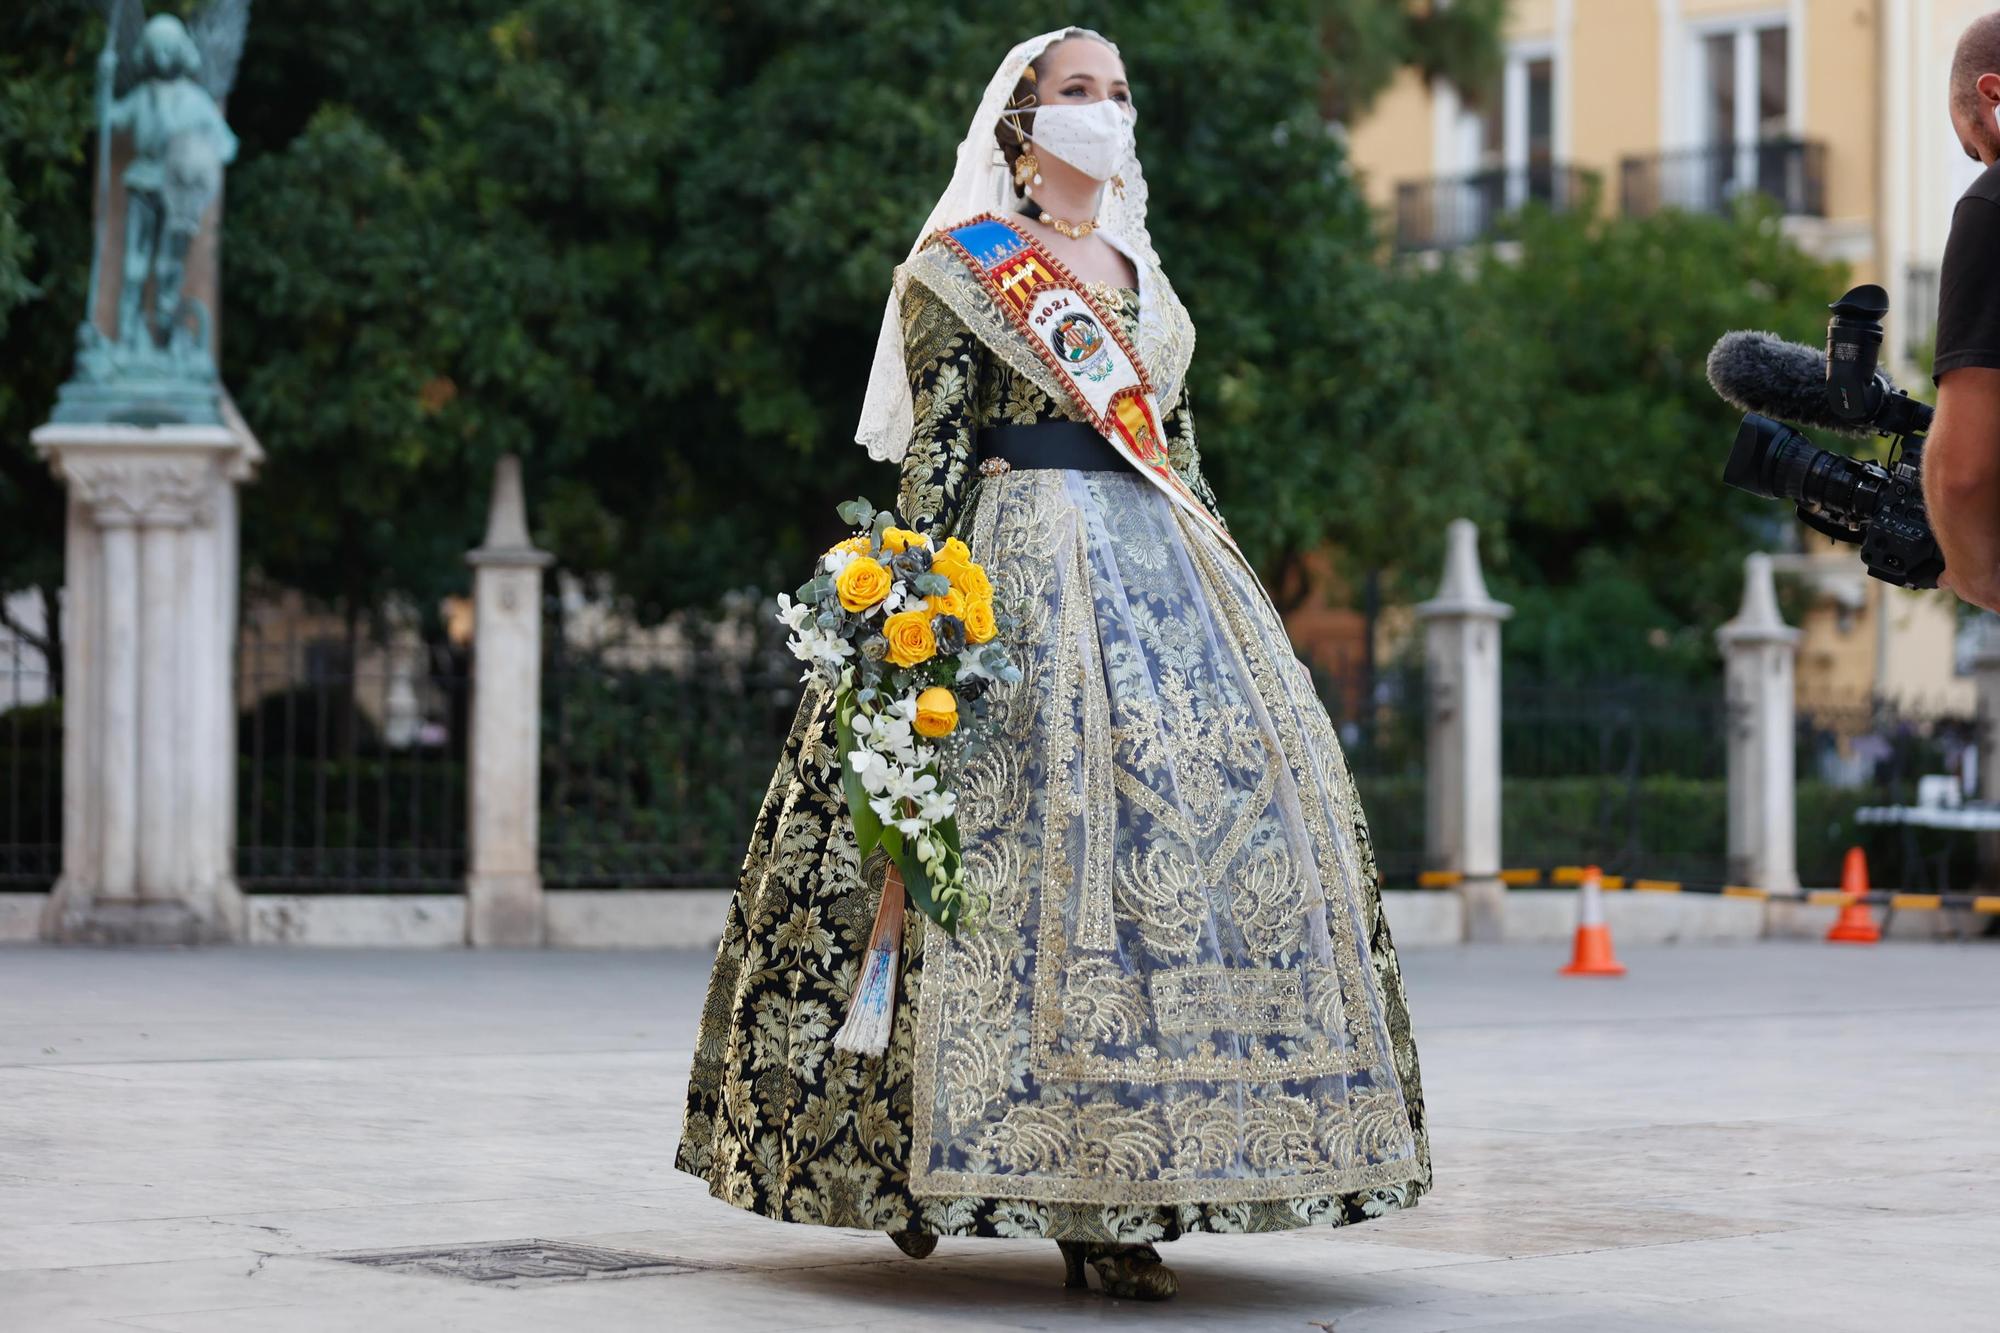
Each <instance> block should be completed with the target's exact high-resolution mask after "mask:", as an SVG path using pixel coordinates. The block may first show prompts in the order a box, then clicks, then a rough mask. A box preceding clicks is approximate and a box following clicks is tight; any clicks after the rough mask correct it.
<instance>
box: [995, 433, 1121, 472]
mask: <svg viewBox="0 0 2000 1333" xmlns="http://www.w3.org/2000/svg"><path fill="white" fill-rule="evenodd" d="M978 444H979V458H980V461H982V462H984V461H985V460H986V459H989V458H1003V459H1005V460H1006V461H1007V465H1008V466H1009V467H1014V468H1031V467H1034V468H1074V469H1075V470H1076V471H1078V472H1116V471H1121V470H1130V469H1131V466H1132V465H1131V464H1130V463H1128V462H1126V461H1125V455H1123V454H1121V453H1119V452H1118V450H1117V449H1116V448H1114V447H1113V446H1112V444H1111V441H1109V440H1107V439H1105V438H1104V437H1103V436H1102V435H1099V434H1098V433H1097V432H1096V431H1095V430H1092V429H1091V428H1090V427H1089V426H1086V425H1084V424H1083V423H1082V422H1081V421H1037V422H1036V423H1035V424H1034V425H1032V426H983V427H981V428H980V431H979V441H978Z"/></svg>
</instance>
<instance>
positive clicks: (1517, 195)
mask: <svg viewBox="0 0 2000 1333" xmlns="http://www.w3.org/2000/svg"><path fill="white" fill-rule="evenodd" d="M1459 144H1460V148H1459V159H1460V162H1461V163H1462V165H1463V168H1464V169H1465V170H1467V171H1468V172H1469V173H1472V174H1476V175H1478V176H1480V177H1482V178H1483V179H1484V180H1485V182H1486V185H1485V186H1484V188H1483V189H1482V191H1481V193H1482V194H1483V195H1484V196H1485V201H1486V203H1487V205H1488V206H1489V207H1490V208H1491V209H1492V211H1493V212H1494V213H1496V214H1497V213H1503V212H1506V211H1507V210H1509V209H1514V208H1519V207H1520V206H1521V205H1523V204H1526V203H1529V202H1537V203H1544V204H1547V203H1554V202H1556V200H1555V199H1554V195H1555V193H1556V190H1557V185H1556V182H1555V172H1554V166H1555V160H1556V60H1555V52H1554V50H1553V48H1551V47H1550V46H1549V45H1548V44H1547V43H1541V42H1537V43H1523V44H1517V45H1516V46H1514V47H1513V48H1512V49H1511V50H1509V51H1508V53H1507V65H1506V70H1505V73H1504V75H1503V77H1502V78H1501V80H1500V86H1499V88H1498V90H1497V91H1496V92H1495V93H1494V95H1493V96H1492V97H1490V98H1489V99H1488V102H1487V105H1485V106H1483V107H1474V108H1471V109H1468V110H1467V111H1465V112H1464V113H1463V115H1462V116H1461V117H1460V120H1459Z"/></svg>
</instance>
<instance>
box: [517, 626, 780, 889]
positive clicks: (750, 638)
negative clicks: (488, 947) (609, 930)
mask: <svg viewBox="0 0 2000 1333" xmlns="http://www.w3.org/2000/svg"><path fill="white" fill-rule="evenodd" d="M548 607H549V614H548V616H547V619H546V621H545V626H544V632H543V643H544V645H545V646H546V651H545V654H544V658H543V669H542V698H543V713H542V810H541V870H542V882H543V884H544V885H545V886H546V887H548V888H552V889H562V888H616V887H637V886H646V885H652V886H663V887H673V886H683V885H692V886H715V885H727V884H731V883H733V882H734V881H735V878H736V874H737V870H738V868H739V867H740V865H741V864H742V860H743V852H744V848H745V846H746V845H747V844H748V842H749V838H750V830H751V825H752V824H753V823H754V821H755V819H756V816H757V809H758V806H759V804H760V802H761V801H762V799H763V795H764V791H765V788H766V787H767V786H768V785H769V783H770V781H771V774H772V771H773V769H774V768H775V766H776V763H777V760H778V755H779V751H780V750H781V749H782V748H783V745H784V739H785V735H786V733H787V731H788V730H789V728H790V726H791V721H792V716H793V713H794V712H795V711H796V709H797V707H798V701H799V694H800V688H801V687H800V684H799V663H798V662H797V660H796V659H794V658H793V657H792V656H791V654H790V653H788V652H786V651H785V649H784V646H783V638H784V635H783V631H782V629H781V627H780V626H778V625H777V624H776V623H775V621H774V620H773V619H772V617H771V616H769V615H768V614H765V613H764V612H763V610H762V608H761V607H739V608H738V609H737V613H736V614H733V615H731V616H729V617H727V618H725V619H724V620H722V621H721V622H719V623H700V622H693V621H674V622H669V623H667V624H665V625H661V626H658V627H656V628H651V629H646V628H640V627H638V626H637V625H635V624H634V623H633V622H632V621H631V620H630V619H629V618H627V617H624V616H622V615H621V616H606V617H603V618H602V619H600V620H597V621H596V623H594V624H579V623H578V622H579V620H580V619H582V618H583V617H582V616H581V615H580V614H579V611H590V610H591V609H590V608H574V607H572V608H569V609H567V610H565V607H564V605H563V603H562V601H561V599H560V598H559V597H556V596H552V597H551V598H550V599H549V600H548ZM592 614H594V612H592Z"/></svg>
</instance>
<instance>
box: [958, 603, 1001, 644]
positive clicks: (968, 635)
mask: <svg viewBox="0 0 2000 1333" xmlns="http://www.w3.org/2000/svg"><path fill="white" fill-rule="evenodd" d="M964 619H965V641H966V642H967V643H991V642H992V641H993V636H994V635H995V634H998V633H999V632H1000V627H999V626H998V625H996V624H994V623H993V603H992V601H991V600H990V599H982V600H980V601H977V602H974V603H972V605H970V606H968V607H966V608H965V617H964Z"/></svg>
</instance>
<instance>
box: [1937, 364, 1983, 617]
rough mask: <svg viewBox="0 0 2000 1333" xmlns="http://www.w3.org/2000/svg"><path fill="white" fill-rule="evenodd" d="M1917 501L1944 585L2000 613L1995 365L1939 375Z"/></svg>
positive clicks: (1966, 368)
mask: <svg viewBox="0 0 2000 1333" xmlns="http://www.w3.org/2000/svg"><path fill="white" fill-rule="evenodd" d="M1924 507H1925V509H1926V510H1928V511H1929V513H1930V520H1931V530H1932V531H1933V532H1935V533H1936V534H1937V540H1938V547H1939V549H1940V550H1942V551H1943V552H1944V564H1945V571H1946V578H1947V581H1948V582H1949V584H1950V586H1951V590H1952V591H1953V592H1955V593H1957V594H1958V595H1959V597H1960V598H1962V599H1963V600H1965V601H1968V602H1972V603H1975V604H1976V605H1979V606H1983V607H1986V608H1987V609H1988V610H1992V611H2000V370H1995V369H1989V368H1988V367H1985V366H1965V367H1962V368H1960V369H1958V370H1949V371H1946V372H1945V373H1944V374H1943V375H1942V376H1941V377H1940V378H1939V380H1938V403H1937V420H1936V421H1935V422H1934V423H1933V424H1932V427H1931V432H1930V436H1929V439H1928V441H1927V442H1926V444H1925V445H1924Z"/></svg>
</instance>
